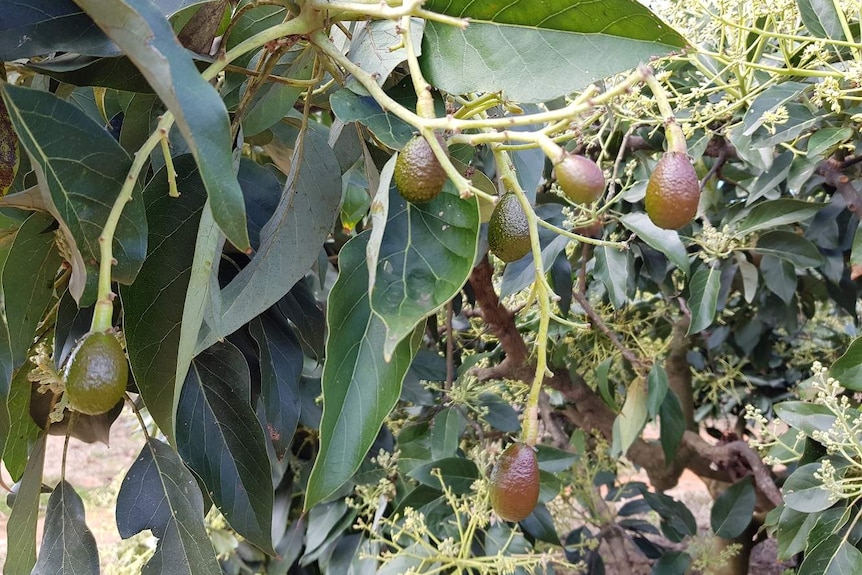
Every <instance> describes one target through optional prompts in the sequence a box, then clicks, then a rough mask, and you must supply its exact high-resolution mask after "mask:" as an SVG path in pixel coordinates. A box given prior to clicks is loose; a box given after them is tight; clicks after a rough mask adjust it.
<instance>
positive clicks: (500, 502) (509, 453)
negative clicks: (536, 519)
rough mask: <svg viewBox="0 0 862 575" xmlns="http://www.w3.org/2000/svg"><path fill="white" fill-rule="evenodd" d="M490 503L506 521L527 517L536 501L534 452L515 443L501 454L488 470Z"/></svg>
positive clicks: (536, 484)
mask: <svg viewBox="0 0 862 575" xmlns="http://www.w3.org/2000/svg"><path fill="white" fill-rule="evenodd" d="M490 479H491V492H490V495H491V506H492V507H493V508H494V511H495V512H496V513H497V515H499V516H500V517H501V518H502V519H505V520H506V521H522V520H524V519H526V518H527V517H528V516H529V515H530V513H532V512H533V509H534V508H535V507H536V502H538V501H539V463H538V460H537V459H536V452H535V451H534V450H533V448H532V447H530V446H529V445H526V444H524V443H514V444H512V445H510V446H509V447H507V448H506V450H505V451H503V453H502V454H501V455H500V458H499V459H498V460H497V463H496V464H495V465H494V469H493V470H492V471H491V478H490Z"/></svg>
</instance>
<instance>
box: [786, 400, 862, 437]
mask: <svg viewBox="0 0 862 575" xmlns="http://www.w3.org/2000/svg"><path fill="white" fill-rule="evenodd" d="M773 409H774V410H775V415H776V416H778V418H779V419H781V421H782V422H783V423H786V424H787V425H789V426H791V427H793V428H796V429H798V430H800V431H802V432H803V433H804V434H805V435H807V436H809V437H811V435H812V434H813V433H814V432H815V431H828V430H829V429H830V428H831V427H832V426H833V425H834V424H835V419H836V418H835V414H834V413H833V412H832V411H831V410H830V409H829V408H828V407H826V406H825V405H821V404H819V403H809V402H806V401H783V402H781V403H778V404H776V405H774V406H773ZM854 411H855V410H853V409H852V408H850V413H848V415H850V416H852V413H853V412H854Z"/></svg>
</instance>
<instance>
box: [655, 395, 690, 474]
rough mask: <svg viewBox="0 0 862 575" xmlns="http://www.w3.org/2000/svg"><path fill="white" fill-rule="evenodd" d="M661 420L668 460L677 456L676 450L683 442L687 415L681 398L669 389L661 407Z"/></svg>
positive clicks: (662, 437) (662, 442)
mask: <svg viewBox="0 0 862 575" xmlns="http://www.w3.org/2000/svg"><path fill="white" fill-rule="evenodd" d="M658 413H659V420H660V423H661V428H660V434H661V435H660V438H659V440H660V441H661V449H662V451H663V452H664V457H665V460H666V461H670V460H672V459H673V458H674V457H675V456H676V450H677V448H679V444H680V443H681V442H682V436H683V435H684V434H685V416H684V415H683V413H682V406H681V405H680V403H679V398H678V397H677V396H676V394H675V393H674V392H673V390H671V389H669V390H668V392H667V394H666V395H665V397H664V401H663V402H662V404H661V409H659V412H658Z"/></svg>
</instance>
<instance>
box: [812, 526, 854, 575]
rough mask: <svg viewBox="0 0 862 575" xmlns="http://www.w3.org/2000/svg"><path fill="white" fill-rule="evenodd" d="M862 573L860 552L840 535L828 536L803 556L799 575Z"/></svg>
mask: <svg viewBox="0 0 862 575" xmlns="http://www.w3.org/2000/svg"><path fill="white" fill-rule="evenodd" d="M859 572H862V551H859V549H857V548H856V547H855V546H853V545H851V544H850V542H848V541H847V540H846V539H845V538H843V537H841V536H840V535H830V536H829V537H827V538H826V539H824V540H823V541H822V542H820V544H819V545H817V546H816V547H814V548H813V549H812V550H811V551H810V552H809V553H807V554H806V555H805V560H804V561H803V562H802V565H800V566H799V571H798V573H799V575H845V574H847V573H859Z"/></svg>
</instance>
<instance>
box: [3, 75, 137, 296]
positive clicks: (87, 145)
mask: <svg viewBox="0 0 862 575" xmlns="http://www.w3.org/2000/svg"><path fill="white" fill-rule="evenodd" d="M0 90H2V93H3V97H4V98H5V99H6V106H7V107H8V109H9V117H10V119H11V120H12V124H13V125H14V126H15V130H16V131H17V132H18V135H19V137H20V138H21V145H22V146H23V147H24V149H25V150H27V153H28V154H29V155H30V158H31V160H32V161H33V164H34V167H35V168H36V174H37V177H38V179H39V182H40V188H41V190H42V192H43V196H44V199H45V201H46V204H47V207H48V209H49V210H50V211H51V213H52V214H53V215H54V217H56V218H57V220H58V221H59V222H60V228H61V229H62V230H63V234H64V236H65V237H66V243H67V244H68V247H69V249H70V251H71V252H72V256H73V261H72V278H71V280H70V284H69V289H70V290H71V291H72V295H73V296H75V299H76V300H77V301H78V302H79V304H80V303H81V302H82V298H83V296H84V291H85V288H86V286H88V285H90V283H88V282H92V281H94V278H95V275H96V274H97V273H98V262H99V260H100V255H99V236H100V235H101V233H102V229H103V227H104V225H105V221H106V220H107V219H108V214H109V213H110V211H111V208H112V206H113V204H114V201H115V200H116V197H117V194H118V193H119V190H120V188H121V187H122V185H123V183H124V182H125V181H126V175H127V173H128V171H129V168H130V167H131V158H130V157H129V155H128V154H127V153H126V151H125V150H123V148H121V147H120V145H119V144H118V143H117V141H116V140H114V138H112V137H111V136H110V134H108V133H107V132H106V131H105V130H104V129H103V128H102V127H101V126H100V125H99V124H96V123H95V122H94V121H93V120H91V119H90V118H89V117H87V115H86V114H85V113H84V112H82V111H81V110H79V109H78V108H77V107H76V106H74V105H72V104H70V103H68V102H66V101H64V100H61V99H59V98H58V97H57V96H55V95H53V94H51V93H49V92H43V91H40V90H32V89H29V88H22V87H18V86H12V85H11V84H5V83H4V84H2V85H0ZM136 191H137V190H136ZM135 195H136V196H137V194H135ZM146 242H147V220H146V217H145V216H144V207H143V203H142V202H131V203H129V204H127V205H126V206H125V208H124V209H123V212H122V215H121V216H120V220H119V222H118V224H117V230H116V233H115V234H114V249H113V257H114V258H115V259H116V260H117V264H116V265H115V266H113V268H112V277H113V279H114V280H116V281H118V282H120V283H124V284H129V283H131V282H132V281H133V280H134V279H135V276H136V275H137V273H138V270H139V269H140V268H141V265H142V263H143V260H144V255H145V253H146V249H147V243H146ZM90 274H93V277H92V278H91V279H90V280H88V278H87V276H88V275H90ZM93 287H94V284H93ZM88 295H89V296H90V297H93V298H94V297H95V291H93V292H92V294H88ZM85 299H87V298H85Z"/></svg>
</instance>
